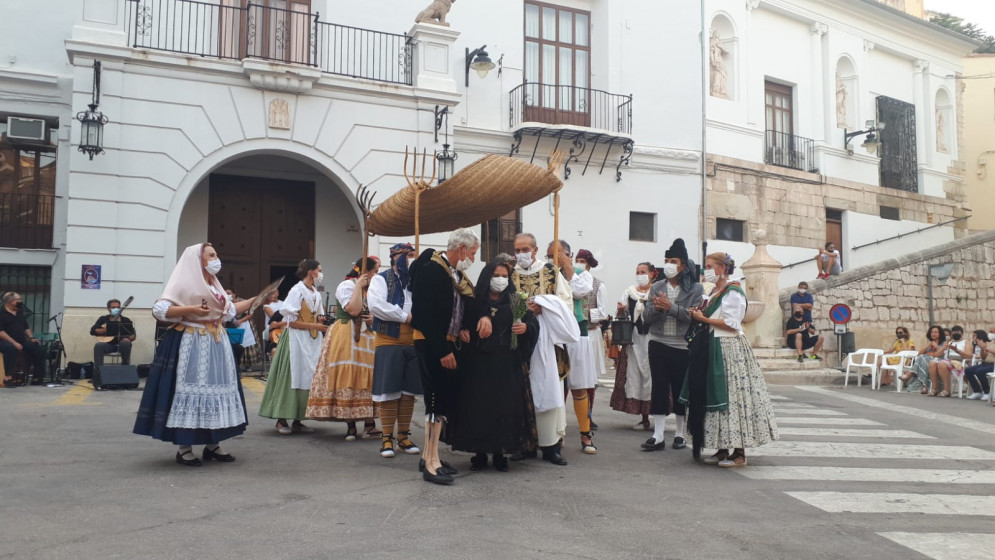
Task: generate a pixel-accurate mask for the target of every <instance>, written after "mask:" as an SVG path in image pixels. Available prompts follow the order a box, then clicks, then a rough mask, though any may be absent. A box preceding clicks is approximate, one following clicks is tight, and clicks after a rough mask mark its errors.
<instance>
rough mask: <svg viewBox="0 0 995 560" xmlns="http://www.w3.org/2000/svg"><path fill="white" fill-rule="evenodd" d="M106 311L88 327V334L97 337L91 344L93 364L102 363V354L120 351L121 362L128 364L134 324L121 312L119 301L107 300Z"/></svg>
mask: <svg viewBox="0 0 995 560" xmlns="http://www.w3.org/2000/svg"><path fill="white" fill-rule="evenodd" d="M107 311H109V313H108V314H107V315H103V316H101V317H100V318H99V319H97V322H96V323H94V324H93V326H92V327H90V336H95V337H97V343H96V344H94V345H93V365H95V366H96V367H100V366H102V365H104V356H106V355H107V354H111V353H113V352H120V353H121V364H122V365H128V364H130V363H131V343H132V342H134V341H135V338H136V335H135V325H134V323H132V322H131V319H129V318H127V317H125V316H124V315H122V314H121V302H120V301H118V300H116V299H112V300H110V301H108V302H107Z"/></svg>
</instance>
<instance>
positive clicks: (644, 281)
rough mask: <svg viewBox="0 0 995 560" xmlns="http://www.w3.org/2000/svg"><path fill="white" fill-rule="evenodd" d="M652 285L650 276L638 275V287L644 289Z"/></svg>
mask: <svg viewBox="0 0 995 560" xmlns="http://www.w3.org/2000/svg"><path fill="white" fill-rule="evenodd" d="M649 283H650V275H649V274H637V275H636V285H637V286H639V287H640V288H642V287H643V286H646V285H648V284H649Z"/></svg>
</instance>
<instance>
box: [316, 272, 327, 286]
mask: <svg viewBox="0 0 995 560" xmlns="http://www.w3.org/2000/svg"><path fill="white" fill-rule="evenodd" d="M324 281H325V275H324V274H323V273H321V272H319V273H318V277H317V278H315V279H314V283H315V284H321V283H322V282H324Z"/></svg>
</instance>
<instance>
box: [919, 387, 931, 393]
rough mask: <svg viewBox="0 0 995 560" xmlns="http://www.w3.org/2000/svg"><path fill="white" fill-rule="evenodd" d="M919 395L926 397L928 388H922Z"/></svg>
mask: <svg viewBox="0 0 995 560" xmlns="http://www.w3.org/2000/svg"><path fill="white" fill-rule="evenodd" d="M919 394H920V395H928V394H929V387H923V388H922V390H921V391H919Z"/></svg>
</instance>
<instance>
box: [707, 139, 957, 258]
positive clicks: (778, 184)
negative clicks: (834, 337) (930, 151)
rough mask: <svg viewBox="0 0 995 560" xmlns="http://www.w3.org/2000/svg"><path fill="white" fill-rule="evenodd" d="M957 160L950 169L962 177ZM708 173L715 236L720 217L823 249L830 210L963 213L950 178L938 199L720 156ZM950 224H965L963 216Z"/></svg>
mask: <svg viewBox="0 0 995 560" xmlns="http://www.w3.org/2000/svg"><path fill="white" fill-rule="evenodd" d="M958 164H959V167H957V168H956V169H954V168H951V169H950V172H951V173H952V174H956V175H963V164H960V163H959V162H958ZM706 172H707V197H708V207H707V216H706V217H705V219H706V229H705V231H706V237H707V238H709V239H714V238H715V219H716V218H727V219H734V220H743V221H745V222H746V223H747V227H746V228H744V231H755V230H757V229H764V230H766V231H767V234H768V241H769V243H770V244H771V245H787V246H797V247H821V246H822V245H823V244H824V243H825V242H826V208H832V209H836V210H846V211H851V212H857V213H860V214H868V215H872V216H877V215H878V214H879V213H880V207H881V206H891V207H895V208H899V210H900V212H901V215H902V219H904V220H911V221H916V222H921V223H923V224H938V223H942V222H948V221H950V220H952V219H953V218H959V217H962V216H963V215H964V210H963V204H964V199H963V197H962V196H959V195H960V194H961V193H962V190H963V187H962V186H961V185H960V184H956V183H952V182H951V183H950V187H949V190H950V191H952V192H950V193H948V196H947V198H937V197H933V196H926V195H922V194H918V193H910V192H905V191H900V190H896V189H889V188H884V187H880V186H877V185H868V184H864V183H857V182H854V181H846V180H843V179H839V178H835V177H826V176H823V175H820V174H818V173H808V172H804V171H795V170H793V169H787V168H784V167H777V166H772V165H764V164H761V163H754V162H748V161H744V160H741V159H734V158H729V157H724V156H720V155H716V154H708V160H707V165H706ZM952 226H953V227H954V228H955V229H963V228H965V227H966V226H965V222H964V221H963V220H962V221H959V222H956V223H954V224H952ZM745 241H747V242H751V241H752V240H750V239H745Z"/></svg>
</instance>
